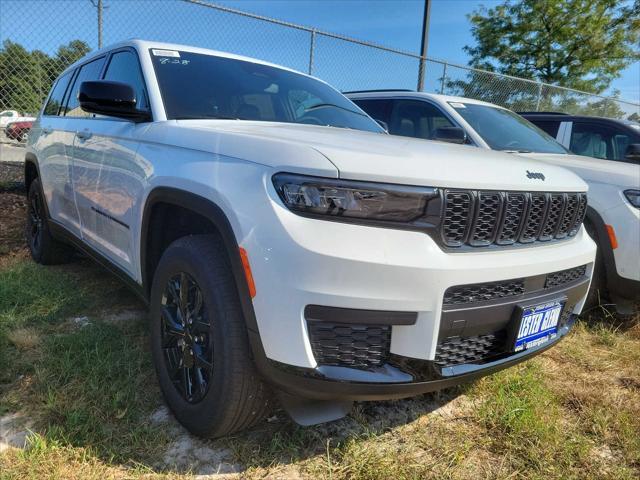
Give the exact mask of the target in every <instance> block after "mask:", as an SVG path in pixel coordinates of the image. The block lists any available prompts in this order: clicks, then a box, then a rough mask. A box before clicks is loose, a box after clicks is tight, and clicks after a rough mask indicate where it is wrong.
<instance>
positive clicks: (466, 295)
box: [444, 278, 524, 305]
mask: <svg viewBox="0 0 640 480" xmlns="http://www.w3.org/2000/svg"><path fill="white" fill-rule="evenodd" d="M523 293H524V279H523V278H519V279H516V280H508V281H505V282H490V283H475V284H472V285H460V286H457V287H450V288H448V289H447V291H446V292H445V293H444V303H445V305H461V304H463V303H473V302H482V301H486V300H493V299H494V298H504V297H510V296H512V295H522V294H523Z"/></svg>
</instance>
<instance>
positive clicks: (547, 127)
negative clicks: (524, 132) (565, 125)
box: [527, 119, 560, 138]
mask: <svg viewBox="0 0 640 480" xmlns="http://www.w3.org/2000/svg"><path fill="white" fill-rule="evenodd" d="M527 120H529V121H530V122H531V123H533V124H534V125H535V126H536V127H538V128H540V129H541V130H544V131H545V132H547V133H548V134H549V135H551V136H552V137H553V138H556V137H557V135H558V129H559V128H560V121H559V120H558V121H555V120H531V119H527Z"/></svg>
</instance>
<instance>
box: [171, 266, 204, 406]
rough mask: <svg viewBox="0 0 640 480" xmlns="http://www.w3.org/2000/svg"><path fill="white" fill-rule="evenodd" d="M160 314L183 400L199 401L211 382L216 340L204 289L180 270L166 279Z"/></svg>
mask: <svg viewBox="0 0 640 480" xmlns="http://www.w3.org/2000/svg"><path fill="white" fill-rule="evenodd" d="M161 317H162V319H161V320H162V322H161V323H162V330H161V332H162V333H161V335H162V337H161V338H162V349H163V352H164V361H165V365H166V368H167V373H168V374H169V377H170V379H171V381H172V382H173V385H174V386H175V388H176V390H177V391H178V392H179V393H180V395H181V396H182V398H183V399H184V400H186V401H187V402H188V403H198V402H200V401H201V400H202V399H203V398H204V397H205V395H206V394H207V392H208V391H209V387H210V384H211V378H212V375H213V341H212V338H211V323H210V318H209V315H208V312H207V309H206V307H205V305H204V301H203V297H202V291H201V290H200V287H199V286H198V284H197V283H196V282H195V280H194V279H193V278H192V277H191V276H190V275H189V274H187V273H184V272H181V273H179V274H178V275H175V276H173V277H171V278H170V279H169V281H168V282H167V285H166V287H165V290H164V294H163V295H162V307H161Z"/></svg>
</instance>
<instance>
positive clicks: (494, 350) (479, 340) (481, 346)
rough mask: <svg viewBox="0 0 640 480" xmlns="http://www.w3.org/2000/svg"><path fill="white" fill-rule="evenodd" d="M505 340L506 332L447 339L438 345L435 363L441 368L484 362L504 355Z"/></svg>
mask: <svg viewBox="0 0 640 480" xmlns="http://www.w3.org/2000/svg"><path fill="white" fill-rule="evenodd" d="M505 340H506V334H505V333H504V332H498V333H490V334H487V335H477V336H474V337H464V338H460V337H452V338H447V339H444V340H442V341H441V342H440V343H438V346H437V348H436V358H435V360H434V362H435V364H436V365H438V366H439V367H448V366H452V365H460V364H463V363H479V362H483V361H486V360H488V359H490V358H492V357H495V356H497V355H500V354H501V353H504V345H505Z"/></svg>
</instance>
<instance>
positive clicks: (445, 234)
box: [440, 190, 587, 247]
mask: <svg viewBox="0 0 640 480" xmlns="http://www.w3.org/2000/svg"><path fill="white" fill-rule="evenodd" d="M443 205H444V208H443V213H442V216H443V218H442V221H441V231H440V233H441V238H442V241H443V242H444V244H445V245H446V246H448V247H461V246H463V245H470V246H473V247H482V246H488V245H492V244H497V245H511V244H516V243H520V244H528V243H533V242H545V241H550V240H554V239H556V240H558V239H562V238H566V237H572V236H574V235H575V234H576V233H577V232H578V229H579V228H580V225H581V224H582V221H583V219H584V215H585V213H586V210H587V196H586V194H584V193H543V192H531V193H530V192H496V191H475V190H445V191H444V194H443Z"/></svg>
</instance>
